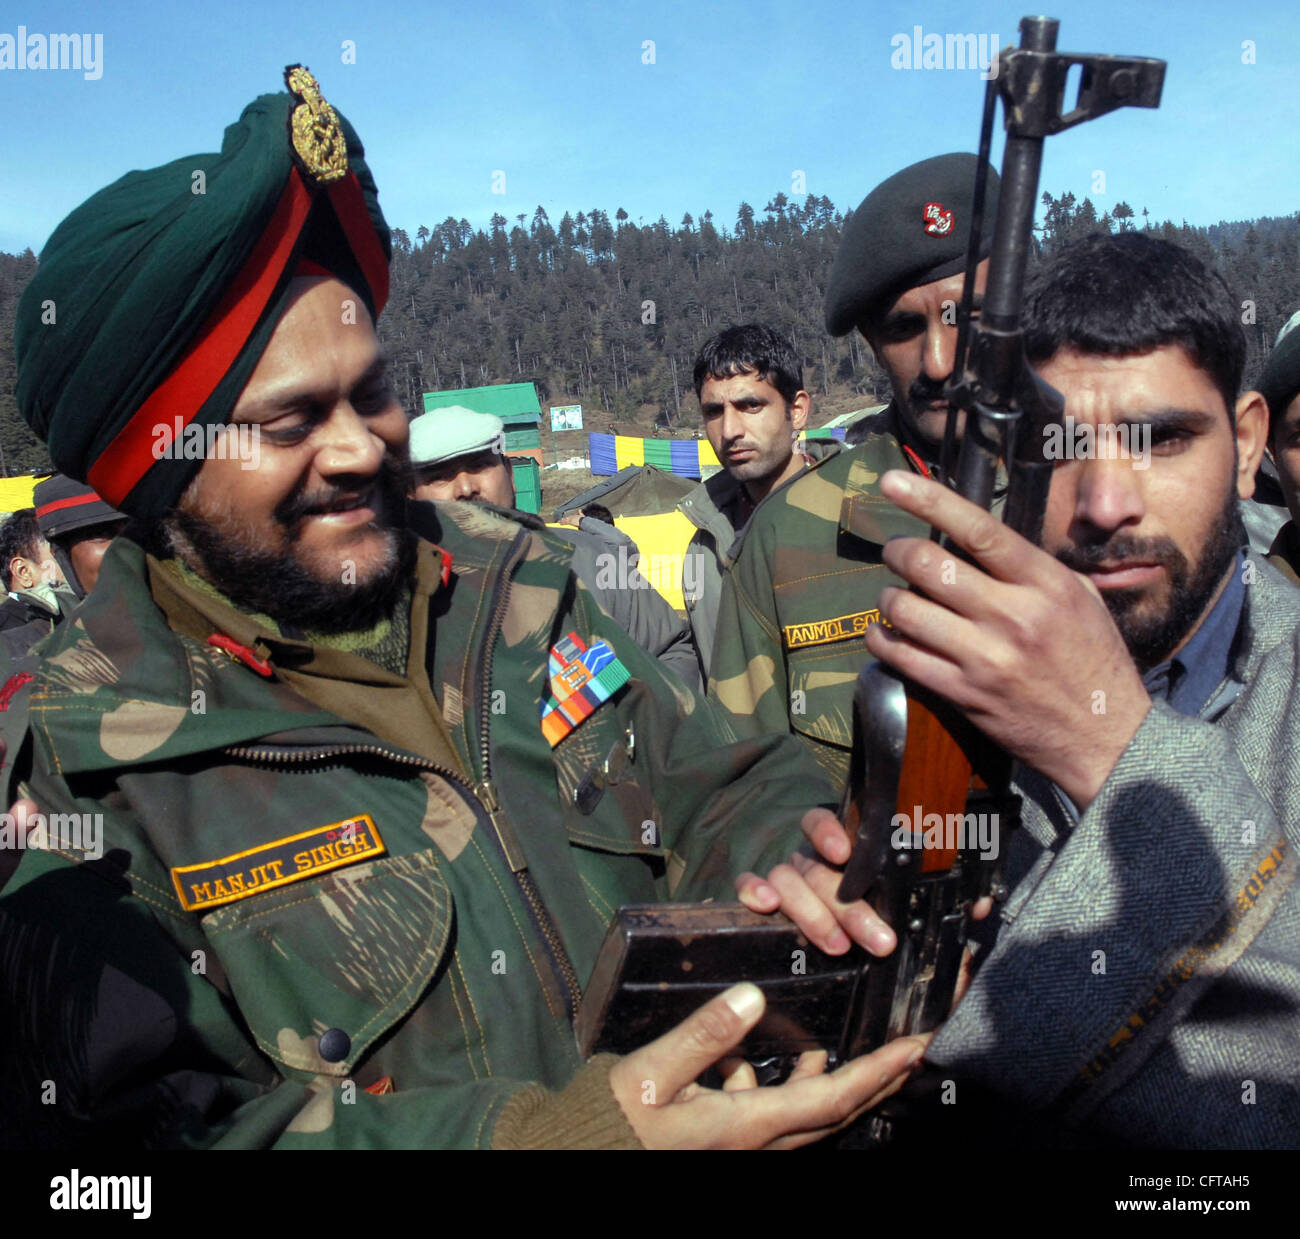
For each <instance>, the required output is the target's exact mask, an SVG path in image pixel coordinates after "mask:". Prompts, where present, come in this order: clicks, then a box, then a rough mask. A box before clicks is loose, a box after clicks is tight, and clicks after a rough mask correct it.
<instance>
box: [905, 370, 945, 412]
mask: <svg viewBox="0 0 1300 1239" xmlns="http://www.w3.org/2000/svg"><path fill="white" fill-rule="evenodd" d="M946 381H947V380H945V379H932V378H931V377H930V376H929V375H928V374H922V375H918V376H917V377H916V378H915V379H913V380H912V383H911V386H909V387H908V389H907V398H908V400H909V401H910V403H911V405H912V407H913V408H914V409H919V408H921V407H923V406H924V405H928V404H933V403H934V402H935V401H936V400H943V399H944V390H943V389H944V384H945V382H946Z"/></svg>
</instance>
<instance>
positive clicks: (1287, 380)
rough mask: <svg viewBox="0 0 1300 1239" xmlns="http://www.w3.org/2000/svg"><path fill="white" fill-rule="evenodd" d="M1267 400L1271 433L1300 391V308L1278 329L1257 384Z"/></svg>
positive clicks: (1257, 388) (1256, 386) (1257, 387)
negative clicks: (1275, 340) (1275, 341)
mask: <svg viewBox="0 0 1300 1239" xmlns="http://www.w3.org/2000/svg"><path fill="white" fill-rule="evenodd" d="M1255 388H1256V390H1257V391H1259V392H1262V393H1263V395H1264V399H1265V400H1267V401H1268V424H1269V433H1270V434H1271V433H1272V431H1273V428H1274V427H1276V426H1277V423H1278V420H1279V419H1280V418H1281V417H1282V415H1283V414H1284V413H1285V412H1286V410H1287V406H1288V405H1289V404H1290V403H1291V401H1292V400H1294V399H1295V398H1296V396H1297V395H1298V394H1300V310H1297V311H1296V312H1295V313H1294V314H1292V315H1291V317H1290V318H1289V319H1288V320H1287V322H1286V324H1285V326H1283V328H1282V330H1281V331H1280V332H1278V336H1277V343H1276V344H1274V345H1273V351H1272V352H1271V353H1270V354H1269V355H1268V362H1267V363H1266V364H1265V366H1264V370H1263V372H1262V373H1261V374H1260V376H1259V382H1258V383H1256V384H1255Z"/></svg>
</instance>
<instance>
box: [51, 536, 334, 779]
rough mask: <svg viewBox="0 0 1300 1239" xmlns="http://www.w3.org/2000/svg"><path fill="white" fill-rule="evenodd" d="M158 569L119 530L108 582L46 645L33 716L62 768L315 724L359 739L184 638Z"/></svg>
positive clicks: (108, 764)
mask: <svg viewBox="0 0 1300 1239" xmlns="http://www.w3.org/2000/svg"><path fill="white" fill-rule="evenodd" d="M148 571H149V569H148V564H147V560H146V556H145V553H144V551H143V550H142V549H141V548H140V547H139V546H138V545H137V544H136V543H135V542H133V541H131V540H130V539H129V538H128V537H127V536H125V535H119V536H118V537H117V538H116V539H114V542H113V545H112V546H111V547H110V548H109V550H108V552H107V554H106V555H105V556H104V561H103V564H102V565H101V567H100V578H99V584H98V585H97V586H96V588H95V589H94V590H93V591H92V592H91V593H90V595H89V596H88V597H87V598H86V599H85V600H84V601H83V602H82V603H81V605H80V606H79V607H77V608H76V610H74V611H73V612H72V614H71V616H70V617H69V618H68V620H67V622H66V623H64V624H63V625H61V626H60V627H58V628H57V629H56V630H55V631H54V633H53V635H52V636H51V638H50V639H49V641H48V642H47V644H46V647H45V650H44V654H43V659H42V661H41V663H40V665H39V666H38V667H37V668H36V683H34V684H33V686H32V694H31V718H32V723H33V727H34V729H35V730H36V731H37V732H38V733H39V734H40V735H41V736H42V737H43V738H44V741H45V742H46V743H47V744H48V745H49V747H50V749H51V750H52V752H53V757H54V763H55V765H54V768H55V769H57V770H60V771H61V772H63V773H64V774H68V773H75V772H78V771H90V770H105V769H111V768H114V767H117V766H120V765H123V764H127V763H129V764H132V765H134V764H136V763H139V762H144V761H149V762H154V761H169V760H174V759H176V758H179V757H184V756H188V755H192V754H196V753H203V752H210V751H212V750H214V749H221V748H226V747H228V746H230V745H235V744H241V743H247V742H248V741H251V740H258V739H264V738H267V737H269V736H279V735H281V734H282V733H287V732H298V731H300V730H301V729H304V728H329V729H330V733H333V734H337V736H338V741H339V742H343V741H344V740H345V738H346V736H347V735H348V734H349V733H350V734H352V735H355V734H356V731H355V729H354V728H350V727H348V725H347V724H346V723H344V722H343V720H341V719H339V718H338V717H337V716H335V715H333V714H330V713H328V712H326V711H323V710H320V709H318V708H317V707H315V706H313V705H312V704H311V703H310V702H308V701H306V700H304V699H303V698H302V697H300V696H298V694H296V693H295V692H293V691H292V690H291V689H290V688H288V687H287V686H285V685H284V684H281V683H278V682H277V681H275V680H274V679H268V678H265V677H264V676H262V675H260V674H258V673H257V672H256V671H254V670H252V669H251V668H250V667H248V666H245V665H243V664H242V663H241V662H238V661H236V660H235V659H233V658H232V657H231V656H230V655H228V654H226V653H224V652H222V651H221V650H219V649H217V648H216V647H214V646H212V645H208V644H205V643H204V642H201V641H199V640H198V639H196V638H195V637H193V636H184V635H181V634H178V633H175V632H173V631H172V630H171V628H170V627H169V626H168V624H167V620H166V617H165V616H164V615H163V613H162V611H161V610H160V609H159V607H158V605H157V603H155V602H154V600H153V597H152V595H151V594H150V590H149V579H148ZM52 724H53V725H52ZM330 733H327V734H330ZM317 742H319V741H317Z"/></svg>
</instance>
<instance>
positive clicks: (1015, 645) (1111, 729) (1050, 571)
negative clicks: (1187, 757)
mask: <svg viewBox="0 0 1300 1239" xmlns="http://www.w3.org/2000/svg"><path fill="white" fill-rule="evenodd" d="M880 490H881V493H882V494H883V495H884V496H885V497H886V498H887V499H890V500H892V501H893V502H894V503H895V504H896V505H897V506H898V507H899V508H901V509H902V510H903V511H904V512H910V513H911V514H912V515H913V516H917V517H919V518H920V519H921V520H923V521H925V522H926V523H927V524H930V525H933V526H934V527H935V528H937V529H939V530H940V531H941V532H943V533H946V534H947V535H948V536H949V537H950V538H951V539H952V541H953V542H954V544H955V545H957V546H958V547H960V548H961V549H962V550H964V551H965V552H967V553H968V554H969V555H970V556H971V557H972V559H974V561H975V563H974V564H971V563H967V562H966V561H965V560H959V559H957V558H956V557H955V556H953V555H952V554H951V553H950V552H948V551H946V550H944V549H943V548H942V547H940V546H939V545H938V544H937V543H935V542H931V541H928V540H925V539H921V538H895V539H893V540H892V541H891V542H889V543H888V544H887V545H886V547H885V551H884V561H885V563H886V564H887V565H888V566H889V568H890V569H891V570H892V571H893V572H895V573H897V575H899V576H901V577H902V578H903V579H904V580H906V581H908V582H909V583H910V584H912V585H914V586H916V588H917V589H918V590H920V591H921V593H916V592H912V591H908V590H902V589H885V590H884V591H883V592H882V594H881V598H880V610H881V614H882V615H883V616H884V617H885V619H887V620H888V621H889V625H890V627H888V628H886V627H885V626H884V625H883V624H877V625H874V626H872V627H871V628H870V629H869V630H868V631H867V637H866V641H867V649H868V650H870V651H871V653H872V654H873V655H875V657H877V658H878V659H880V661H881V662H884V663H888V664H889V665H890V666H891V667H893V668H894V669H895V670H897V671H899V672H901V673H902V674H903V675H906V676H908V677H910V678H911V679H913V680H915V681H916V682H917V683H918V684H921V685H923V686H924V687H926V688H929V689H931V690H933V691H934V692H936V693H938V694H939V695H940V696H941V697H945V698H947V699H948V700H949V701H951V702H952V703H953V704H954V705H955V706H957V708H958V709H960V710H961V711H962V713H963V714H965V715H966V717H967V718H969V719H970V720H971V722H972V723H974V724H975V725H976V726H977V727H979V728H980V730H981V731H983V732H984V733H985V734H986V735H987V736H989V737H990V738H991V739H992V740H994V741H995V742H996V743H997V744H1000V745H1001V746H1002V747H1003V748H1004V749H1006V750H1007V752H1009V753H1011V754H1012V755H1013V756H1015V757H1017V758H1019V759H1020V761H1022V762H1023V763H1024V764H1025V765H1027V766H1031V767H1033V769H1035V770H1037V771H1038V772H1039V773H1040V774H1042V775H1045V776H1046V777H1047V778H1049V779H1051V780H1052V781H1053V782H1054V783H1056V784H1057V786H1058V787H1060V788H1061V790H1062V791H1063V792H1065V794H1066V795H1067V796H1069V797H1070V799H1071V800H1072V801H1074V803H1075V805H1076V806H1078V808H1079V810H1080V811H1081V812H1082V811H1083V810H1084V809H1086V808H1087V807H1088V805H1089V804H1091V803H1092V801H1093V800H1094V799H1095V798H1096V795H1097V793H1098V792H1099V791H1100V790H1101V786H1102V784H1103V783H1105V781H1106V779H1107V778H1108V777H1109V775H1110V772H1111V770H1113V769H1114V767H1115V763H1116V762H1117V761H1118V760H1119V758H1120V755H1121V754H1122V753H1123V752H1124V750H1125V749H1126V748H1127V747H1128V744H1129V742H1130V741H1131V740H1132V739H1133V736H1134V734H1135V733H1136V731H1137V729H1138V728H1139V727H1140V726H1141V724H1142V720H1143V719H1144V718H1145V717H1146V715H1147V711H1148V710H1149V709H1150V708H1151V699H1150V698H1149V697H1148V696H1147V692H1146V689H1145V688H1144V687H1143V684H1142V679H1141V677H1140V676H1139V675H1138V672H1137V668H1136V667H1135V666H1134V665H1133V660H1132V658H1131V657H1130V656H1129V653H1128V650H1127V648H1126V647H1125V645H1124V641H1123V638H1122V637H1121V636H1120V634H1119V630H1118V629H1117V628H1116V627H1115V625H1114V623H1113V622H1112V620H1111V618H1110V613H1109V612H1108V611H1107V610H1106V604H1105V603H1104V602H1103V601H1102V599H1101V595H1100V593H1098V591H1097V589H1096V587H1095V586H1094V585H1093V584H1092V582H1091V581H1089V580H1088V579H1087V578H1086V577H1084V576H1082V575H1080V574H1079V573H1077V572H1073V571H1071V570H1070V569H1069V568H1067V567H1065V565H1064V564H1062V563H1060V562H1059V561H1058V560H1056V559H1055V558H1053V557H1052V556H1051V555H1049V554H1048V553H1047V552H1046V551H1043V550H1040V549H1039V548H1038V547H1036V546H1034V545H1033V544H1031V543H1030V542H1027V541H1026V540H1025V539H1024V538H1022V537H1020V535H1019V534H1017V533H1015V532H1014V531H1013V530H1011V529H1008V528H1007V527H1006V526H1005V525H1004V524H1002V522H1001V521H999V520H998V519H997V518H996V517H994V516H991V515H990V514H989V513H988V512H985V511H983V510H981V509H980V508H978V507H977V506H976V505H975V504H973V503H969V502H967V501H966V500H965V499H963V498H961V496H959V495H957V494H954V493H953V492H952V491H950V490H949V489H948V488H947V487H945V486H941V485H939V484H938V483H937V482H931V481H928V480H926V479H925V478H921V477H915V476H913V475H911V474H908V473H903V472H901V471H898V470H895V471H892V472H890V473H886V474H885V475H884V477H883V478H881V480H880ZM922 595H924V596H922Z"/></svg>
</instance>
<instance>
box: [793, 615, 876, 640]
mask: <svg viewBox="0 0 1300 1239" xmlns="http://www.w3.org/2000/svg"><path fill="white" fill-rule="evenodd" d="M881 622H882V621H881V618H880V610H879V608H877V609H876V610H874V611H855V612H854V613H853V614H852V615H839V616H836V618H835V619H826V620H814V621H813V622H812V623H809V624H787V625H786V626H785V648H786V649H787V650H797V649H799V647H800V646H804V645H828V644H829V643H830V642H832V641H845V640H847V639H848V638H849V637H860V636H862V634H863V633H864V632H866V631H867V629H868V628H870V627H871V625H872V624H879V623H881Z"/></svg>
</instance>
